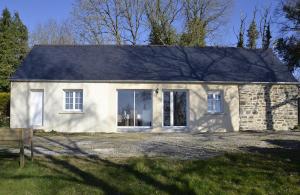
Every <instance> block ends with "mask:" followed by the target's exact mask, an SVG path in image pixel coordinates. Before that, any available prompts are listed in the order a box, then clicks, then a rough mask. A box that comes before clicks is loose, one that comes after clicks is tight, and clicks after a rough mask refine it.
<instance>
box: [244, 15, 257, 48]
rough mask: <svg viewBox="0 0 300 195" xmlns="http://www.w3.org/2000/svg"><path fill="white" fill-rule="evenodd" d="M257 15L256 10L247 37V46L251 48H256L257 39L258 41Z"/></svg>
mask: <svg viewBox="0 0 300 195" xmlns="http://www.w3.org/2000/svg"><path fill="white" fill-rule="evenodd" d="M255 15H256V10H255V11H254V14H253V19H252V21H251V23H250V25H249V28H248V30H247V37H248V42H247V47H249V48H251V49H255V48H256V41H257V39H258V35H259V34H258V30H257V26H256V22H255Z"/></svg>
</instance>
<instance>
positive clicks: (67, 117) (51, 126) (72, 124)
mask: <svg viewBox="0 0 300 195" xmlns="http://www.w3.org/2000/svg"><path fill="white" fill-rule="evenodd" d="M15 84H18V83H15ZM58 85H59V84H57V83H56V84H55V83H51V84H50V85H48V86H47V87H44V86H40V87H36V86H35V85H30V84H29V83H26V87H24V88H22V89H20V90H19V89H18V93H19V94H18V97H24V99H23V101H22V102H24V103H25V104H26V105H25V106H24V108H22V109H18V110H22V112H21V113H14V117H15V118H14V120H16V121H19V122H20V123H22V124H23V125H25V126H26V127H30V126H31V121H30V119H31V117H35V116H30V103H29V98H30V97H29V96H30V90H31V89H43V91H44V107H43V108H44V111H43V123H44V124H43V127H42V128H47V130H55V131H64V132H71V131H72V132H82V128H80V126H84V127H85V129H83V131H87V132H91V131H95V129H99V126H100V123H101V121H100V118H99V116H98V115H97V110H96V109H97V107H96V104H95V103H93V102H85V103H84V107H83V113H82V114H61V113H62V112H63V106H64V105H63V102H64V101H63V98H64V96H63V89H61V87H59V86H58ZM80 85H83V84H80ZM49 86H50V87H49ZM79 88H82V86H81V87H79ZM58 90H60V91H58ZM88 93H89V91H84V96H85V97H87V96H88ZM59 94H61V95H59ZM55 95H56V96H55ZM84 101H85V100H84ZM11 106H12V107H14V108H16V106H17V105H16V104H15V101H12V105H11ZM49 109H50V110H51V111H52V112H51V111H49Z"/></svg>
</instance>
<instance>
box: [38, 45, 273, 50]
mask: <svg viewBox="0 0 300 195" xmlns="http://www.w3.org/2000/svg"><path fill="white" fill-rule="evenodd" d="M39 46H42V47H43V46H45V47H103V46H109V47H166V48H167V47H169V48H171V47H183V48H219V49H244V50H253V51H261V50H264V49H263V48H255V49H251V48H242V47H233V46H204V47H200V46H181V45H129V44H127V45H115V44H35V45H34V46H33V47H39ZM267 50H272V48H268V49H267Z"/></svg>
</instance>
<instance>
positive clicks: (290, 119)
mask: <svg viewBox="0 0 300 195" xmlns="http://www.w3.org/2000/svg"><path fill="white" fill-rule="evenodd" d="M298 86H299V83H298V82H297V81H296V80H295V79H294V78H293V76H292V74H291V73H290V72H289V71H288V69H287V67H286V66H284V65H283V64H281V63H280V61H279V60H278V59H277V58H276V57H275V55H274V54H273V52H272V50H266V51H264V50H259V49H257V50H250V49H242V48H229V47H228V48H218V47H204V48H198V47H177V46H112V45H100V46H83V45H81V46H53V45H52V46H50V45H39V46H34V47H33V49H32V50H31V51H30V53H29V54H28V56H27V57H26V59H25V60H24V62H23V63H22V64H21V66H20V68H19V69H18V70H17V71H16V73H15V74H14V75H13V76H12V78H11V111H10V112H11V117H10V126H11V128H35V129H44V130H46V131H51V130H55V131H59V132H128V131H141V132H172V131H183V132H190V131H199V132H204V131H212V132H213V131H239V130H266V129H274V130H288V129H291V128H293V127H295V126H296V125H297V124H298V101H297V98H298V94H299V90H298Z"/></svg>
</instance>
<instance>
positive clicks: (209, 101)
mask: <svg viewBox="0 0 300 195" xmlns="http://www.w3.org/2000/svg"><path fill="white" fill-rule="evenodd" d="M207 110H208V111H209V112H213V100H211V99H208V100H207Z"/></svg>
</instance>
